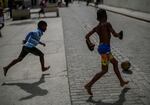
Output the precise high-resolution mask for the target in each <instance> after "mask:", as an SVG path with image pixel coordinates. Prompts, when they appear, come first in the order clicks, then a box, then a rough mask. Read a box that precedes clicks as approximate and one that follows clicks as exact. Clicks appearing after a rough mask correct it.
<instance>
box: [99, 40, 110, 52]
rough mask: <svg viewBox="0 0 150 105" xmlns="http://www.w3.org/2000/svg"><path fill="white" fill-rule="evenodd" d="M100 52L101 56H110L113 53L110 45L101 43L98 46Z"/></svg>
mask: <svg viewBox="0 0 150 105" xmlns="http://www.w3.org/2000/svg"><path fill="white" fill-rule="evenodd" d="M98 52H99V54H109V53H110V52H111V50H110V45H108V44H106V43H101V44H100V45H99V46H98Z"/></svg>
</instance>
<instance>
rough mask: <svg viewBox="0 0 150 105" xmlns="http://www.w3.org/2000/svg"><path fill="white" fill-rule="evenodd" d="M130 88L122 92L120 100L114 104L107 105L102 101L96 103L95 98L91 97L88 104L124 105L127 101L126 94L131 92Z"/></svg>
mask: <svg viewBox="0 0 150 105" xmlns="http://www.w3.org/2000/svg"><path fill="white" fill-rule="evenodd" d="M129 89H130V88H124V89H123V90H122V91H121V94H120V95H119V100H117V101H116V102H114V103H105V102H102V101H101V100H98V101H95V100H93V99H92V98H93V96H90V97H89V98H88V100H87V102H90V103H93V104H94V105H123V103H124V102H125V101H126V99H125V93H126V92H127V91H128V90H129Z"/></svg>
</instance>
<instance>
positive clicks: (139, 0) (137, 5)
mask: <svg viewBox="0 0 150 105" xmlns="http://www.w3.org/2000/svg"><path fill="white" fill-rule="evenodd" d="M103 3H104V4H106V5H111V6H115V7H122V8H128V9H132V10H137V11H142V12H148V13H150V0H103Z"/></svg>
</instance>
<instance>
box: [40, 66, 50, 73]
mask: <svg viewBox="0 0 150 105" xmlns="http://www.w3.org/2000/svg"><path fill="white" fill-rule="evenodd" d="M49 68H50V66H47V67H44V68H43V69H42V71H43V72H44V71H47V70H48V69H49Z"/></svg>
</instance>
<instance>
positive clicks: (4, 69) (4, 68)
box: [3, 67, 8, 76]
mask: <svg viewBox="0 0 150 105" xmlns="http://www.w3.org/2000/svg"><path fill="white" fill-rule="evenodd" d="M3 71H4V76H6V74H7V71H8V68H7V67H3Z"/></svg>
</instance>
